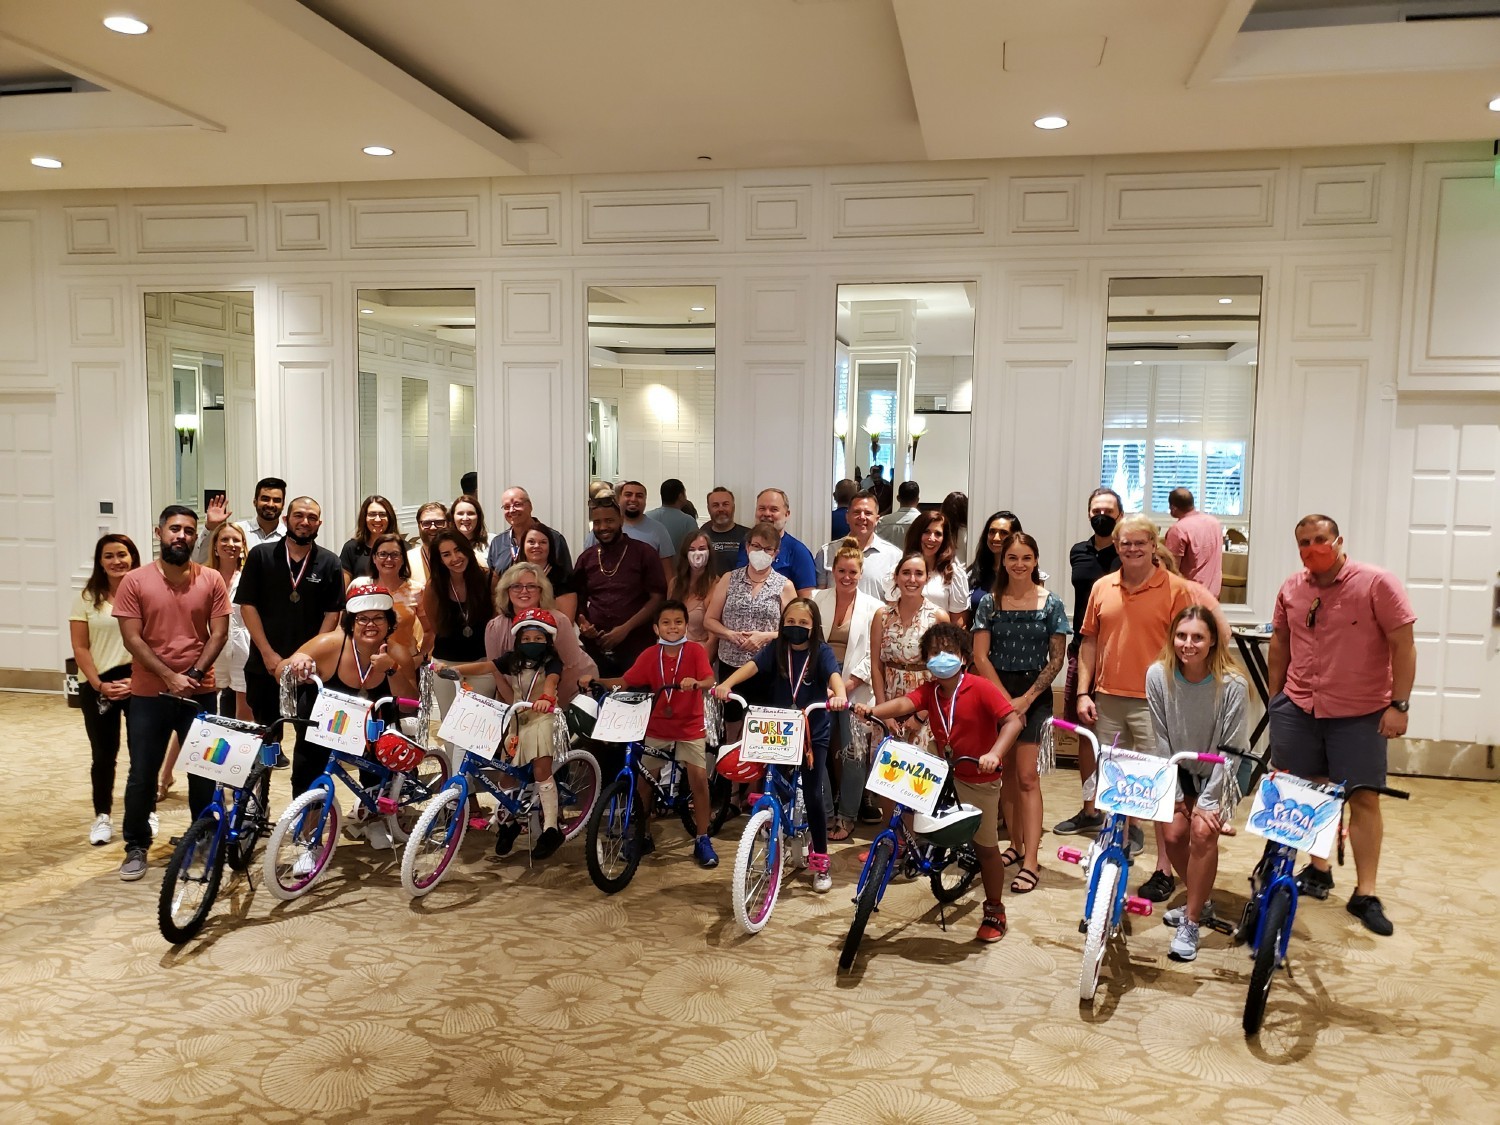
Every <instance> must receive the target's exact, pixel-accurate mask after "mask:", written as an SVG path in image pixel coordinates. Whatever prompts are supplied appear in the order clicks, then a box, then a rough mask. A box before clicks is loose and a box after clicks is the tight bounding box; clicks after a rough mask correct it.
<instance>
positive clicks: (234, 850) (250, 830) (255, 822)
mask: <svg viewBox="0 0 1500 1125" xmlns="http://www.w3.org/2000/svg"><path fill="white" fill-rule="evenodd" d="M270 801H271V771H270V770H268V769H266V767H265V766H260V765H257V766H256V767H255V768H253V769H252V770H251V771H250V776H249V777H248V778H246V779H245V789H244V792H242V793H241V794H240V795H239V797H238V798H236V800H235V802H234V808H233V809H231V810H230V812H229V836H230V839H229V840H228V841H227V842H226V844H225V851H226V852H228V854H227V855H226V856H225V857H224V859H225V862H227V863H228V864H229V866H230V867H231V868H232V869H234V870H235V871H248V870H249V869H250V861H251V860H252V859H253V858H254V856H255V845H256V844H258V843H259V842H260V838H261V837H262V836H264V835H265V834H266V832H267V831H268V830H269V827H270V819H271V810H270Z"/></svg>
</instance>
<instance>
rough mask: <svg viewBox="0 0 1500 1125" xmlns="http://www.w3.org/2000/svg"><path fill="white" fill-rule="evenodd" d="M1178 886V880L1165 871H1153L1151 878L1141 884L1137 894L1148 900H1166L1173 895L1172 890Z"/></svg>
mask: <svg viewBox="0 0 1500 1125" xmlns="http://www.w3.org/2000/svg"><path fill="white" fill-rule="evenodd" d="M1176 886H1177V880H1176V879H1174V878H1172V876H1170V875H1168V874H1167V873H1166V872H1165V871H1153V872H1151V878H1149V879H1147V880H1146V881H1145V882H1144V883H1142V884H1141V886H1140V890H1138V891H1136V894H1138V895H1140V896H1141V897H1142V898H1143V899H1145V900H1146V901H1147V902H1166V901H1167V899H1169V898H1171V897H1172V891H1173V890H1174V889H1175V888H1176Z"/></svg>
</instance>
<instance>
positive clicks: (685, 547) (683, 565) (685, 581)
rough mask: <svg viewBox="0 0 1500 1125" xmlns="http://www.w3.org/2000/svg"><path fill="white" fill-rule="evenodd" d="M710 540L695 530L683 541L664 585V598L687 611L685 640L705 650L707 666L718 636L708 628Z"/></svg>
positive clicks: (711, 575)
mask: <svg viewBox="0 0 1500 1125" xmlns="http://www.w3.org/2000/svg"><path fill="white" fill-rule="evenodd" d="M713 553H714V552H713V542H712V540H710V539H709V537H708V533H707V532H704V531H695V532H693V533H692V534H691V535H689V536H688V537H687V538H685V539H684V540H683V541H682V546H681V548H680V549H679V550H678V552H677V567H676V569H675V570H674V571H673V572H672V580H671V581H670V582H669V583H668V584H667V598H668V599H669V600H671V601H675V602H681V603H682V604H683V605H685V606H687V611H688V631H687V635H688V640H690V641H697V642H698V643H699V644H700V645H702V646H703V649H704V651H705V652H707V653H708V662H709V666H710V667H712V665H713V661H714V658H715V657H716V656H717V655H718V651H719V638H718V637H716V636H714V635H713V634H712V633H710V632H709V631H708V626H707V625H706V624H705V623H704V618H705V617H706V616H707V615H708V599H709V598H710V597H711V596H712V595H713V592H714V582H715V577H714V568H713V561H712V560H713Z"/></svg>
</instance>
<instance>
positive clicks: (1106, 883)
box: [1078, 860, 1125, 1001]
mask: <svg viewBox="0 0 1500 1125" xmlns="http://www.w3.org/2000/svg"><path fill="white" fill-rule="evenodd" d="M1124 876H1125V872H1124V871H1122V870H1121V869H1120V865H1119V864H1118V863H1116V862H1115V861H1113V860H1109V861H1106V862H1104V864H1103V866H1102V867H1101V868H1100V869H1099V879H1098V881H1097V882H1096V883H1095V884H1094V908H1093V909H1092V910H1090V911H1089V917H1088V931H1087V934H1086V936H1085V937H1084V939H1083V963H1082V964H1081V965H1080V966H1079V968H1078V999H1079V1000H1081V1001H1087V1000H1092V999H1093V998H1094V993H1095V992H1097V991H1098V990H1099V966H1100V965H1102V964H1103V963H1104V948H1105V946H1106V945H1108V944H1109V931H1110V923H1111V922H1112V921H1113V919H1114V914H1115V896H1116V894H1117V892H1118V891H1119V888H1120V880H1121V879H1123V878H1124Z"/></svg>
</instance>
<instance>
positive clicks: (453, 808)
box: [401, 785, 468, 898]
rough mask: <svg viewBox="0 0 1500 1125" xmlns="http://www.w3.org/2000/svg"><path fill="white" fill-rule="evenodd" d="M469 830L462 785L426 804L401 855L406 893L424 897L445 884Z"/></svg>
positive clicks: (448, 789)
mask: <svg viewBox="0 0 1500 1125" xmlns="http://www.w3.org/2000/svg"><path fill="white" fill-rule="evenodd" d="M467 827H468V814H467V812H466V811H465V809H464V799H463V791H462V789H460V787H459V786H457V785H451V786H449V787H448V788H446V789H444V790H443V791H442V792H441V793H439V794H438V795H437V796H436V797H434V798H433V799H432V800H430V801H428V802H427V807H426V808H425V809H424V810H423V811H422V815H421V816H420V817H419V818H418V819H417V823H416V825H415V826H414V827H413V828H412V831H411V838H410V839H409V840H407V841H406V849H405V850H404V851H403V852H402V853H401V885H402V886H403V887H405V888H406V893H407V894H409V895H411V897H412V898H421V897H422V896H423V895H425V894H426V893H427V892H428V891H430V890H432V888H434V887H436V886H437V885H438V883H440V882H442V879H443V876H444V875H445V874H447V872H448V866H449V864H451V863H452V862H453V857H454V856H456V855H458V849H459V847H460V846H461V845H462V844H463V842H464V830H465V829H466V828H467Z"/></svg>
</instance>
